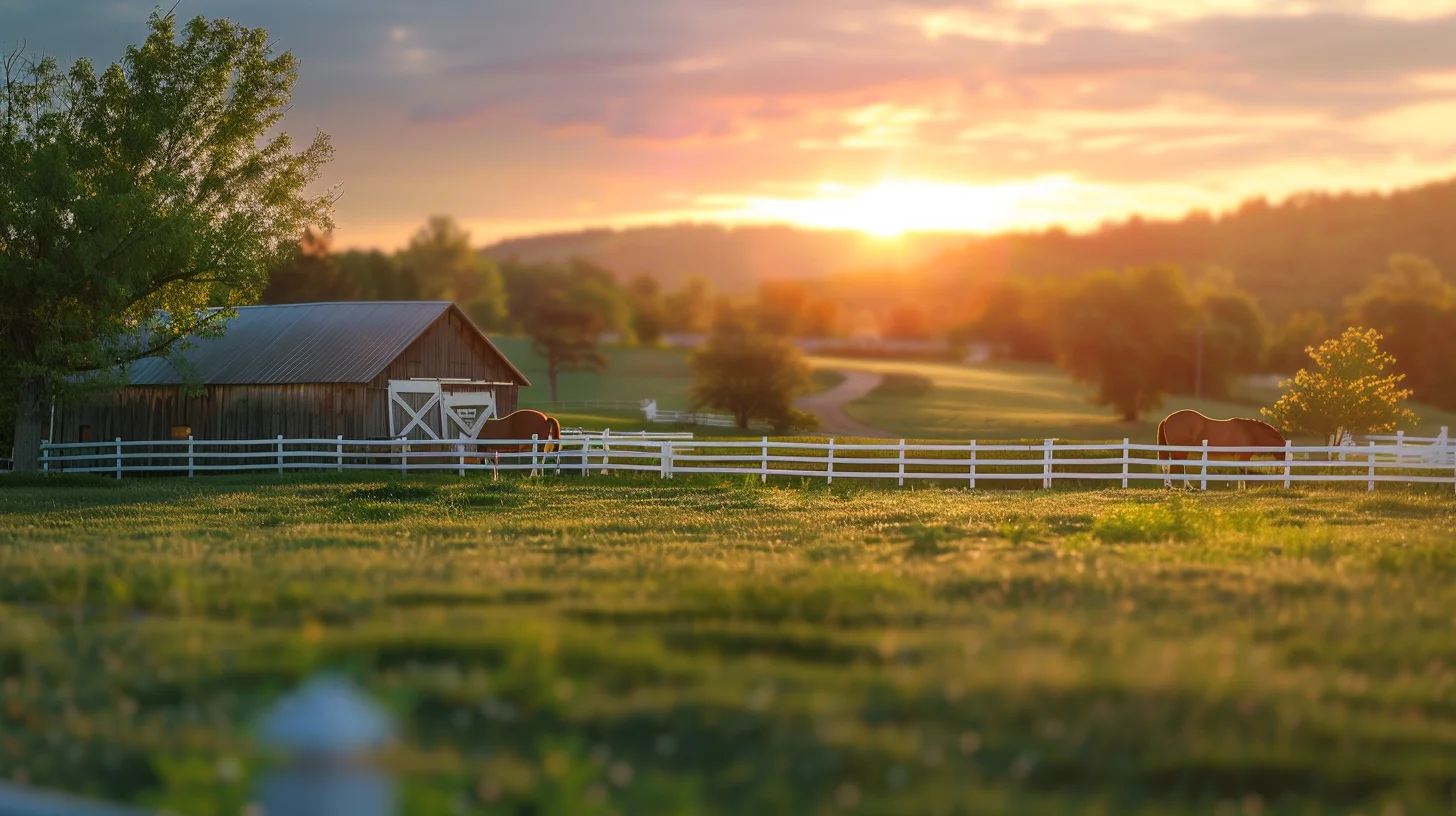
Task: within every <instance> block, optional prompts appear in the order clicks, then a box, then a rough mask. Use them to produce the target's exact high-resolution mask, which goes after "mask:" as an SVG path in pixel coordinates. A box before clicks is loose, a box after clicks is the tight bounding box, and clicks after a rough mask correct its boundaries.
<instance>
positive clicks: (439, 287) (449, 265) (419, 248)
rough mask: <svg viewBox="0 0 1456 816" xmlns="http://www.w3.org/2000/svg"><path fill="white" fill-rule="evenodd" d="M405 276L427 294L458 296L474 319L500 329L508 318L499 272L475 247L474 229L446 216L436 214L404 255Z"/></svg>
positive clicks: (441, 297) (401, 261)
mask: <svg viewBox="0 0 1456 816" xmlns="http://www.w3.org/2000/svg"><path fill="white" fill-rule="evenodd" d="M399 264H400V268H401V272H402V274H403V275H404V276H405V277H406V278H412V279H414V280H415V281H416V282H417V283H418V286H419V287H420V293H421V295H422V296H423V297H425V298H426V299H430V300H453V301H455V302H456V303H458V304H460V307H461V308H462V309H464V310H465V311H466V312H467V313H468V314H469V315H470V317H471V318H472V319H474V320H475V322H477V323H479V324H480V325H481V326H484V327H486V328H499V327H500V326H501V325H502V324H503V323H504V321H505V316H506V293H505V287H504V285H503V284H502V283H501V273H500V270H499V269H497V268H496V265H495V263H493V262H492V261H491V260H490V259H488V258H485V257H483V256H482V255H480V254H479V253H478V252H476V251H475V250H474V249H472V248H471V246H470V233H469V232H467V231H466V230H465V229H464V228H463V227H461V226H460V225H459V224H458V223H456V222H455V220H454V219H453V218H450V217H449V216H446V215H435V216H431V217H430V218H429V219H428V220H427V221H426V222H425V225H424V226H423V227H421V228H420V229H419V230H418V231H416V232H415V234H414V237H412V238H411V239H410V242H409V245H408V246H407V247H405V249H404V251H403V252H401V253H400V256H399Z"/></svg>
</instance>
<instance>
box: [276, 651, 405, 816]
mask: <svg viewBox="0 0 1456 816" xmlns="http://www.w3.org/2000/svg"><path fill="white" fill-rule="evenodd" d="M393 730H394V729H393V724H392V723H391V722H390V720H389V718H388V715H386V714H385V713H384V711H383V710H381V709H380V708H379V707H378V706H377V705H376V704H375V703H374V702H373V701H372V700H370V699H369V698H367V697H365V696H364V695H363V694H361V693H360V692H359V691H358V690H356V689H355V688H354V687H353V686H352V685H351V684H349V683H348V682H347V681H345V680H342V679H337V678H332V677H319V678H315V679H313V680H310V681H309V682H308V683H306V684H305V685H304V686H303V687H302V688H300V689H299V690H298V691H295V692H294V693H293V694H290V695H288V696H287V697H285V698H283V699H282V700H280V701H279V702H278V703H277V704H276V705H274V707H273V708H272V710H271V711H269V712H268V713H267V715H266V716H265V717H264V719H263V721H262V723H261V724H260V728H259V736H260V738H261V741H262V743H263V746H264V747H265V748H266V749H269V750H270V752H272V753H274V754H275V755H277V756H278V757H279V759H281V760H282V762H283V765H282V766H280V767H275V768H272V769H270V770H269V772H268V773H267V774H266V775H265V776H264V777H263V779H262V780H261V783H260V785H259V788H258V790H257V794H258V802H259V804H261V805H262V810H263V812H264V813H266V814H268V816H390V814H393V813H394V812H395V810H396V804H397V802H396V798H397V793H396V787H395V781H394V779H393V778H392V777H391V776H390V775H389V774H388V772H386V771H384V770H382V769H380V768H379V767H378V766H376V765H375V764H374V763H372V762H371V761H370V760H372V759H373V758H374V757H373V756H372V755H373V754H374V753H375V752H376V751H378V750H379V749H381V748H383V747H384V746H385V745H386V744H388V742H389V741H390V739H391V738H392V736H393Z"/></svg>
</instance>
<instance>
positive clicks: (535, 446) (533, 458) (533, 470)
mask: <svg viewBox="0 0 1456 816" xmlns="http://www.w3.org/2000/svg"><path fill="white" fill-rule="evenodd" d="M539 436H540V435H539V434H531V475H532V476H535V475H536V470H537V468H538V462H537V459H536V454H537V452H538V450H539V448H538V441H539V440H538V437H539Z"/></svg>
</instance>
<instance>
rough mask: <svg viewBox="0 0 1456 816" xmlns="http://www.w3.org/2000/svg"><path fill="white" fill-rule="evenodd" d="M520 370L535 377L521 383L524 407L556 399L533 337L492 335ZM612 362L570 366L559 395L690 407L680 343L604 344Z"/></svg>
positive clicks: (563, 378)
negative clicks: (598, 367)
mask: <svg viewBox="0 0 1456 816" xmlns="http://www.w3.org/2000/svg"><path fill="white" fill-rule="evenodd" d="M491 342H493V343H495V344H496V346H497V347H499V348H500V350H501V352H502V353H503V354H505V355H506V357H507V358H509V359H510V361H511V362H512V363H514V364H515V365H516V367H517V368H519V369H521V373H522V374H525V375H526V378H527V379H529V380H530V381H531V387H530V388H523V389H521V407H522V408H532V407H540V406H543V405H547V404H549V403H550V402H551V387H550V385H549V384H548V383H547V380H546V363H545V360H544V359H542V357H541V356H540V355H538V354H536V352H535V351H534V350H532V348H531V343H530V341H529V340H526V339H524V338H520V337H492V338H491ZM602 351H603V353H604V354H605V356H606V358H607V367H606V369H605V370H604V371H601V372H592V371H565V372H562V373H561V375H560V381H559V382H558V383H557V387H558V389H559V393H558V394H557V397H558V398H559V399H561V400H563V401H565V400H572V401H576V400H611V401H627V402H634V403H635V402H637V401H639V400H642V399H655V400H657V406H658V407H659V408H663V409H666V410H685V409H687V407H688V404H687V403H688V386H689V385H690V383H691V381H692V375H691V374H690V373H689V371H688V362H687V354H686V352H684V351H682V350H681V349H647V348H632V347H628V346H608V347H606V348H604V349H602Z"/></svg>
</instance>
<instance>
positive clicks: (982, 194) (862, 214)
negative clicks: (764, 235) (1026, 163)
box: [738, 178, 1069, 238]
mask: <svg viewBox="0 0 1456 816" xmlns="http://www.w3.org/2000/svg"><path fill="white" fill-rule="evenodd" d="M1068 186H1069V182H1067V180H1065V179H1061V178H1046V179H1037V180H1034V181H1027V182H1012V183H1006V184H996V185H973V184H951V183H942V182H931V181H910V180H893V181H885V182H881V183H879V184H877V185H875V186H873V187H862V188H851V187H847V186H844V185H834V184H824V185H820V186H819V188H818V189H817V191H816V194H815V195H813V196H806V197H803V198H752V199H748V200H746V201H744V202H742V208H741V210H740V212H739V213H738V214H739V215H740V216H741V217H743V218H745V219H757V218H767V219H772V220H776V221H787V222H789V223H792V224H797V225H799V226H803V227H817V228H825V229H852V230H859V231H861V232H864V233H867V234H869V235H874V236H878V237H882V238H894V237H897V236H900V235H902V234H904V233H907V232H935V231H957V232H989V231H995V230H1001V229H1007V228H1014V227H1018V226H1025V225H1028V224H1029V223H1030V221H1032V220H1034V214H1035V213H1036V212H1038V211H1044V210H1046V209H1049V208H1051V207H1050V206H1049V205H1051V204H1052V203H1053V202H1052V201H1051V199H1054V198H1055V197H1056V196H1057V195H1058V194H1059V193H1063V192H1065V191H1066V189H1067V187H1068Z"/></svg>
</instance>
